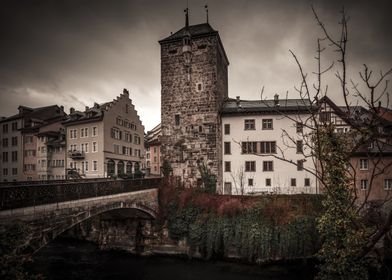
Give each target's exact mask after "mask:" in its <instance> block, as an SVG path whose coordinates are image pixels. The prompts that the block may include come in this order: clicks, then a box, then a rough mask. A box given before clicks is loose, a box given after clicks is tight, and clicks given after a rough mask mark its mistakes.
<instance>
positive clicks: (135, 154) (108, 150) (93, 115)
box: [64, 89, 144, 178]
mask: <svg viewBox="0 0 392 280" xmlns="http://www.w3.org/2000/svg"><path fill="white" fill-rule="evenodd" d="M64 125H65V127H66V132H67V147H68V158H67V176H68V178H75V177H76V178H79V177H82V178H100V177H101V178H102V177H109V176H130V175H131V174H134V173H135V172H137V171H138V170H140V169H141V161H142V158H143V152H144V127H143V125H142V122H141V120H140V118H139V115H138V114H137V111H136V110H135V106H134V105H133V104H132V100H131V99H130V98H129V92H128V90H126V89H124V91H123V93H122V94H121V95H120V96H118V97H117V98H116V99H114V100H113V101H111V102H107V103H103V104H97V103H95V104H94V106H93V107H91V108H88V107H86V109H85V111H83V112H80V111H76V110H74V109H73V108H71V111H70V114H69V119H68V120H67V121H65V122H64Z"/></svg>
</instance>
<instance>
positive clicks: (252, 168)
mask: <svg viewBox="0 0 392 280" xmlns="http://www.w3.org/2000/svg"><path fill="white" fill-rule="evenodd" d="M245 172H256V161H254V160H247V161H245Z"/></svg>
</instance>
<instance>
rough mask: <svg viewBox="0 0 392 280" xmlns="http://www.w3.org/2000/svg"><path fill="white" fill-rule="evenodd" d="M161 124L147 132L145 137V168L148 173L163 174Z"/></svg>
mask: <svg viewBox="0 0 392 280" xmlns="http://www.w3.org/2000/svg"><path fill="white" fill-rule="evenodd" d="M161 135H162V130H161V124H158V125H157V126H156V127H154V128H153V129H151V130H150V131H148V132H147V134H146V137H145V145H144V146H145V149H146V156H145V168H146V174H147V175H161V166H162V156H161Z"/></svg>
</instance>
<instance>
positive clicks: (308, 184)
mask: <svg viewBox="0 0 392 280" xmlns="http://www.w3.org/2000/svg"><path fill="white" fill-rule="evenodd" d="M309 186H310V179H309V178H305V187H309Z"/></svg>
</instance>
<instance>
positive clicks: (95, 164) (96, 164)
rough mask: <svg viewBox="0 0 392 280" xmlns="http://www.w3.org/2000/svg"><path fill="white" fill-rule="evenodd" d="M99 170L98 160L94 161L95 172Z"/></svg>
mask: <svg viewBox="0 0 392 280" xmlns="http://www.w3.org/2000/svg"><path fill="white" fill-rule="evenodd" d="M97 170H98V162H97V161H96V160H93V171H97Z"/></svg>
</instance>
